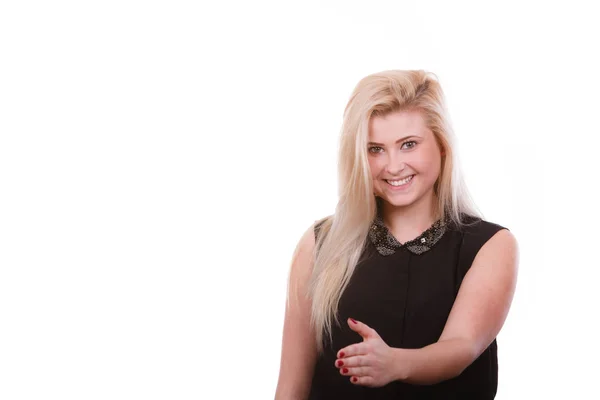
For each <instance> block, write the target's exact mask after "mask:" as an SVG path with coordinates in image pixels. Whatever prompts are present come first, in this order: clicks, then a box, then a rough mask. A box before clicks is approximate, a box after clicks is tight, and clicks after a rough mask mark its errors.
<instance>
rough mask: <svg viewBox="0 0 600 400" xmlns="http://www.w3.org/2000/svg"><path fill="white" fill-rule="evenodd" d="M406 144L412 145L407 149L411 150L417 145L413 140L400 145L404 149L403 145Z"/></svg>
mask: <svg viewBox="0 0 600 400" xmlns="http://www.w3.org/2000/svg"><path fill="white" fill-rule="evenodd" d="M407 143H412V144H413V145H412V146H410V147H409V149H412V148H413V147H415V146H416V145H417V142H415V141H414V140H409V141H408V142H404V143H402V147H404V145H405V144H407Z"/></svg>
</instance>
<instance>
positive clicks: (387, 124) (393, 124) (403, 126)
mask: <svg viewBox="0 0 600 400" xmlns="http://www.w3.org/2000/svg"><path fill="white" fill-rule="evenodd" d="M431 134H432V133H431V131H430V130H429V129H428V128H427V125H426V124H425V119H424V118H423V114H422V113H421V112H420V111H416V110H410V111H396V112H393V113H389V114H387V115H383V116H377V117H373V118H371V120H370V121H369V138H370V139H371V140H377V139H382V140H383V139H385V138H388V139H390V140H393V139H395V138H397V137H404V136H408V135H417V136H422V137H427V136H429V135H431Z"/></svg>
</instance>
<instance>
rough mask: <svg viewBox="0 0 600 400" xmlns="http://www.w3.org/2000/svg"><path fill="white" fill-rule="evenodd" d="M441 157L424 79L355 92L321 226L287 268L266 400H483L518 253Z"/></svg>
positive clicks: (433, 91) (444, 145)
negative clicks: (329, 207)
mask: <svg viewBox="0 0 600 400" xmlns="http://www.w3.org/2000/svg"><path fill="white" fill-rule="evenodd" d="M454 143H455V139H454V134H453V132H452V128H451V126H450V124H449V118H448V115H447V110H446V106H445V100H444V94H443V92H442V89H441V86H440V84H439V82H438V80H437V79H436V78H435V75H433V74H432V73H428V72H425V71H420V70H419V71H384V72H380V73H376V74H373V75H370V76H367V77H365V78H363V79H362V80H361V81H360V82H359V83H358V85H357V86H356V88H355V89H354V92H353V93H352V95H351V97H350V100H349V102H348V104H347V106H346V109H345V112H344V122H343V127H342V133H341V143H340V154H339V201H338V203H337V206H336V209H335V213H334V214H333V215H330V216H328V217H326V218H323V219H321V220H318V221H315V223H314V224H313V225H311V226H310V228H309V229H308V230H307V231H306V232H305V233H304V235H303V236H302V238H301V239H300V241H299V243H298V246H297V248H296V251H295V253H294V257H293V262H292V265H291V268H290V276H289V286H288V298H287V307H286V312H285V321H284V329H283V340H282V354H281V365H280V373H279V382H278V385H277V390H276V394H275V398H276V400H288V399H310V400H321V399H328V400H329V399H344V400H350V399H444V400H447V399H461V400H464V399H493V398H494V397H495V395H496V390H497V379H498V363H497V342H496V336H497V334H498V332H499V331H500V329H501V327H502V325H503V324H504V321H505V319H506V316H507V314H508V311H509V308H510V304H511V302H512V298H513V294H514V291H515V287H516V280H517V268H518V267H517V265H518V247H517V242H516V240H515V238H514V236H513V235H512V233H511V232H510V231H509V230H508V229H507V228H505V227H503V226H501V225H498V224H495V223H492V222H489V221H486V220H485V219H483V217H482V215H481V214H480V213H479V212H478V211H477V210H476V207H475V206H474V205H473V203H472V202H471V200H470V197H469V195H468V192H467V190H466V187H465V185H464V181H463V178H462V176H461V174H460V170H459V163H458V158H457V152H456V147H455V145H454Z"/></svg>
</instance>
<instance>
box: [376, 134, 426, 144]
mask: <svg viewBox="0 0 600 400" xmlns="http://www.w3.org/2000/svg"><path fill="white" fill-rule="evenodd" d="M413 137H414V138H418V137H420V136H417V135H410V136H405V137H403V138H402V139H398V140H396V144H398V143H400V142H402V141H404V140H406V139H410V138H413ZM372 144H373V145H375V146H383V145H384V144H383V143H376V142H369V143H367V145H372Z"/></svg>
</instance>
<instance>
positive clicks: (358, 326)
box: [348, 318, 379, 339]
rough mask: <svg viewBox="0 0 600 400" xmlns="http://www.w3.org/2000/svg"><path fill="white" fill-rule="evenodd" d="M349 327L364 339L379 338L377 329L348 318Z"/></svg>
mask: <svg viewBox="0 0 600 400" xmlns="http://www.w3.org/2000/svg"><path fill="white" fill-rule="evenodd" d="M348 326H350V329H352V330H353V331H354V332H356V333H358V334H359V335H360V336H362V337H363V338H364V339H368V338H371V337H379V335H378V334H377V332H376V331H375V329H373V328H371V327H370V326H368V325H367V324H364V323H362V322H360V321H357V320H355V319H352V318H348Z"/></svg>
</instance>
